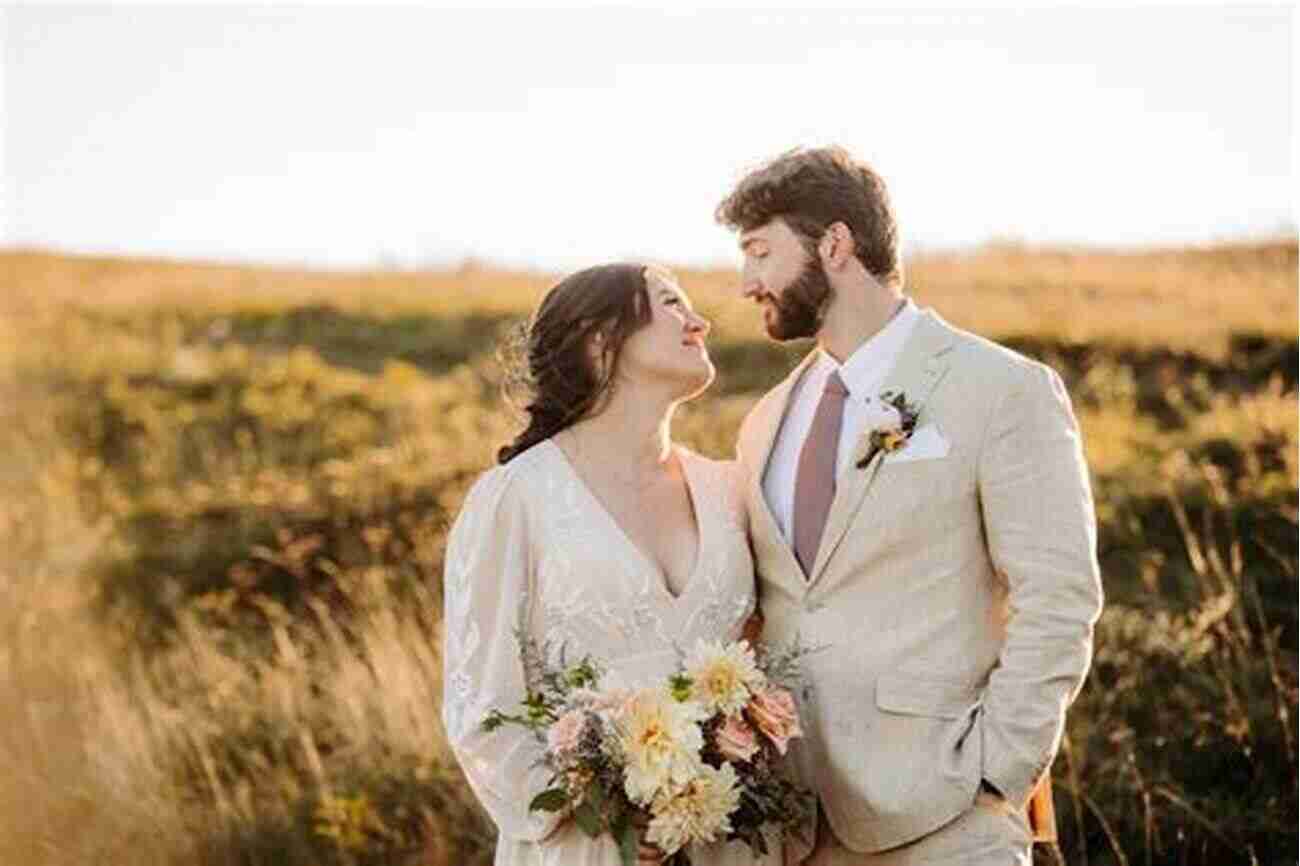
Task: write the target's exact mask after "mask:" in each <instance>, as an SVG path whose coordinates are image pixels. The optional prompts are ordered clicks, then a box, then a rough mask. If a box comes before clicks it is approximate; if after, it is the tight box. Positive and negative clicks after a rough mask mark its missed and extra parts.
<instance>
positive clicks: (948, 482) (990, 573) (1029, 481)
mask: <svg viewBox="0 0 1300 866" xmlns="http://www.w3.org/2000/svg"><path fill="white" fill-rule="evenodd" d="M813 357H814V355H811V354H810V355H809V357H808V358H806V359H805V360H804V361H803V362H802V363H801V364H800V365H799V366H798V367H796V368H795V370H794V371H792V372H791V373H790V375H789V376H788V377H787V378H786V379H785V380H784V381H783V382H782V383H781V384H779V385H778V386H777V387H775V388H774V389H772V390H771V391H770V392H769V393H767V394H766V395H765V396H764V397H763V398H762V399H761V400H760V401H759V403H758V404H757V405H756V406H755V407H754V409H753V410H752V411H751V412H750V414H749V416H748V417H747V418H746V419H745V422H744V424H743V425H742V427H741V432H740V438H739V442H738V445H737V456H738V459H739V461H740V463H741V465H742V467H743V469H744V472H743V476H744V482H743V483H744V484H745V491H744V495H745V501H746V507H747V509H748V511H749V517H750V532H751V544H752V546H753V552H754V557H755V566H756V570H757V572H758V576H759V593H760V601H761V604H762V609H763V614H764V617H765V624H764V628H763V638H764V640H766V641H769V642H775V643H781V642H784V641H787V640H789V639H791V638H793V637H794V636H795V635H796V634H798V635H801V636H802V637H803V638H804V639H805V640H806V641H807V642H809V643H812V644H817V645H824V646H825V647H826V649H824V650H823V651H822V652H819V653H817V654H815V655H812V656H810V657H808V658H807V660H806V661H805V670H806V672H807V675H808V679H809V682H810V684H811V686H812V692H811V695H810V696H809V699H808V701H807V703H806V705H805V706H804V707H803V712H804V722H805V737H804V738H803V740H801V741H795V742H796V745H795V747H794V749H793V752H792V754H793V765H794V768H795V770H796V772H797V773H798V774H799V776H800V778H801V780H802V781H803V782H804V783H805V784H806V785H808V786H809V787H810V788H811V789H812V790H813V791H814V792H815V793H816V794H817V796H818V799H819V802H820V804H821V806H822V808H823V809H824V813H825V819H826V821H828V822H829V825H830V827H831V829H832V830H833V832H834V834H835V836H836V837H837V838H838V840H839V842H840V843H842V845H843V846H844V847H845V848H847V849H849V850H850V851H853V852H859V853H864V854H865V853H869V852H879V851H883V850H885V849H889V848H894V847H896V846H901V845H904V844H906V843H910V842H913V841H914V840H917V839H920V838H921V837H925V836H927V834H930V833H932V832H934V831H935V830H936V829H938V828H940V827H943V826H944V825H947V824H950V823H951V824H953V826H954V827H956V826H957V825H958V823H959V820H958V819H963V820H964V819H965V816H966V815H967V813H968V812H969V810H971V808H972V804H973V803H974V801H975V799H976V792H977V790H978V788H979V783H980V779H981V777H983V778H985V779H988V780H989V781H990V782H992V783H993V784H994V785H995V786H996V787H997V788H998V789H999V790H1000V791H1001V792H1002V793H1003V794H1004V795H1005V796H1006V798H1007V800H1008V801H1009V802H1010V804H1011V805H1012V806H1013V807H1015V808H1017V809H1022V808H1023V807H1024V805H1025V803H1026V801H1027V800H1028V799H1029V796H1030V793H1031V792H1032V790H1033V789H1034V786H1035V784H1036V783H1037V782H1038V781H1039V779H1040V777H1041V776H1042V775H1043V774H1044V772H1045V771H1047V769H1048V767H1049V766H1050V765H1051V763H1052V759H1053V757H1054V756H1055V754H1056V750H1057V747H1058V744H1059V742H1060V738H1061V733H1062V730H1063V727H1064V722H1065V711H1066V708H1067V707H1068V706H1069V704H1070V702H1071V701H1072V700H1073V699H1074V697H1075V695H1076V694H1077V692H1078V690H1079V688H1080V686H1081V684H1082V682H1083V679H1084V676H1085V674H1086V672H1087V669H1088V665H1089V662H1090V659H1091V651H1092V630H1093V624H1094V623H1095V622H1096V619H1097V617H1098V615H1099V613H1100V609H1101V602H1102V591H1101V583H1100V579H1099V573H1098V566H1097V559H1096V522H1095V516H1094V513H1093V502H1092V495H1091V492H1090V489H1089V483H1088V474H1087V468H1086V466H1085V464H1084V458H1083V451H1082V447H1081V443H1080V435H1079V428H1078V425H1077V423H1076V421H1075V418H1074V415H1073V413H1072V411H1071V408H1070V401H1069V398H1068V396H1067V395H1066V392H1065V388H1064V386H1063V385H1062V383H1061V380H1060V378H1059V377H1058V376H1057V374H1056V373H1055V372H1054V371H1053V370H1051V369H1050V368H1048V367H1046V366H1044V365H1043V364H1040V363H1037V362H1035V361H1032V360H1030V359H1028V358H1025V357H1023V356H1021V355H1018V354H1016V353H1014V352H1012V351H1010V350H1008V349H1005V348H1003V347H1001V346H998V345H996V344H994V343H991V342H989V341H987V340H984V339H982V338H980V337H977V336H975V335H973V334H968V333H966V332H963V331H960V330H958V329H956V328H953V327H952V326H950V325H948V324H947V323H946V322H944V321H943V320H942V319H941V318H940V317H939V316H938V315H937V314H935V313H934V312H933V311H932V310H928V309H927V310H924V311H923V312H922V315H921V318H920V319H919V320H918V321H917V323H916V325H915V328H914V329H913V331H912V333H911V335H910V336H909V338H908V340H907V343H906V344H905V345H904V347H903V349H902V352H901V354H900V356H899V357H898V360H897V363H896V365H895V367H894V369H893V371H892V372H891V373H890V374H889V376H888V377H887V378H886V380H885V383H884V386H883V387H882V388H881V390H882V392H883V391H888V390H895V391H899V390H901V391H903V392H904V394H905V395H906V397H907V399H908V401H909V402H910V403H913V404H917V405H919V406H920V415H919V419H918V422H917V426H916V431H915V432H914V433H913V436H912V439H911V441H910V442H909V443H908V444H907V445H906V446H905V447H904V448H902V449H901V450H899V451H896V452H893V453H889V454H885V453H879V454H877V455H876V456H875V457H874V458H873V459H872V460H871V462H870V463H869V464H868V465H867V466H866V467H865V468H858V467H857V466H856V464H857V463H858V462H859V460H860V459H861V458H862V457H863V456H864V455H865V453H866V451H867V440H868V436H869V432H870V431H865V432H864V433H863V434H862V437H861V440H860V441H859V442H858V443H857V445H856V449H855V454H854V459H853V461H852V462H850V464H849V465H848V466H847V468H846V469H844V470H843V471H842V473H841V474H840V475H839V476H838V479H837V486H836V495H835V500H834V502H833V504H832V505H831V511H830V514H829V516H828V518H827V523H826V528H825V530H824V534H823V536H822V541H821V546H820V548H819V550H818V555H817V560H816V563H815V564H814V566H813V568H812V571H811V574H809V575H805V574H804V572H803V570H802V569H801V568H800V566H799V564H798V562H797V561H796V559H795V556H794V553H793V551H792V550H791V549H790V547H789V545H788V544H787V542H786V540H785V538H784V536H783V535H782V534H781V531H780V529H779V528H778V526H777V524H776V522H775V519H774V518H773V516H772V513H771V510H770V508H769V506H768V503H767V501H766V500H765V498H764V495H763V490H762V480H763V473H764V470H765V468H766V466H767V462H768V458H769V455H770V453H771V451H772V446H773V443H774V441H775V439H776V436H777V433H778V431H779V429H780V425H781V422H782V419H783V417H784V415H785V412H786V410H787V407H788V403H789V398H790V394H791V390H792V388H793V387H794V386H795V384H796V383H797V382H798V381H799V378H800V376H801V375H802V373H803V371H804V369H805V368H806V367H807V366H808V365H809V363H810V362H811V360H812V358H813ZM1026 841H1027V837H1026Z"/></svg>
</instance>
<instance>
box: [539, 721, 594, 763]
mask: <svg viewBox="0 0 1300 866" xmlns="http://www.w3.org/2000/svg"><path fill="white" fill-rule="evenodd" d="M586 722H587V716H586V713H584V712H583V711H582V710H569V712H567V713H565V714H564V715H562V716H560V717H559V718H558V719H556V720H555V722H554V723H553V724H552V725H551V727H550V729H549V730H548V731H547V732H546V744H547V745H548V746H550V748H551V752H553V753H554V754H557V755H558V754H560V753H562V752H571V751H573V750H574V749H575V748H577V746H578V740H579V739H580V738H581V737H582V728H583V726H584V725H585V724H586Z"/></svg>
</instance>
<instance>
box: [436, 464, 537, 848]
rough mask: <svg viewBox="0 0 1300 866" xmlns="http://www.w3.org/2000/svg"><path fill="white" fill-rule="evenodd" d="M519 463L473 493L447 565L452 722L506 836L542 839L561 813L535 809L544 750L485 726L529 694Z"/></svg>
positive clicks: (447, 719)
mask: <svg viewBox="0 0 1300 866" xmlns="http://www.w3.org/2000/svg"><path fill="white" fill-rule="evenodd" d="M512 475H513V473H512V472H511V467H509V466H500V467H496V468H493V469H490V470H488V471H487V472H486V473H484V475H483V476H482V477H481V478H480V479H479V480H478V481H477V482H476V483H475V484H474V486H473V487H472V488H471V489H470V492H469V494H468V496H467V497H466V499H465V504H464V506H463V507H462V509H461V512H460V515H459V516H458V517H457V518H456V521H455V523H454V524H453V525H452V529H451V532H450V534H449V536H448V540H447V554H446V565H445V567H444V580H443V586H444V593H445V626H444V634H445V645H444V651H443V665H444V680H443V682H444V694H443V724H444V726H445V727H446V730H447V739H448V741H449V742H450V744H451V747H452V751H453V752H454V753H455V755H456V759H457V760H458V761H459V762H460V765H461V768H462V769H463V770H464V772H465V776H466V778H467V779H468V781H469V784H470V787H471V788H473V790H474V793H475V794H476V795H477V796H478V798H479V802H481V803H482V804H483V806H484V808H486V809H487V811H488V813H489V814H490V815H491V816H492V820H493V821H494V822H496V825H497V829H498V830H499V831H500V833H501V835H502V836H503V837H508V838H511V839H514V840H517V841H541V840H543V839H545V838H546V837H547V836H549V835H550V834H551V833H552V831H554V830H555V828H556V826H557V825H558V824H559V821H560V816H559V815H557V814H555V813H549V812H532V813H530V812H529V810H528V804H529V802H531V801H532V799H533V797H534V796H535V795H536V794H537V793H539V792H540V791H542V790H543V789H544V788H545V786H546V782H547V780H548V779H549V771H548V770H546V769H545V768H544V767H541V766H539V765H537V759H538V758H539V757H540V756H541V754H542V751H543V746H542V744H541V743H540V742H539V741H538V740H537V738H536V737H535V736H534V735H533V734H532V733H531V732H529V731H526V730H524V729H523V728H520V727H518V726H515V725H505V726H502V727H500V728H498V729H497V730H495V731H492V732H490V733H489V732H487V731H484V730H483V727H482V724H481V723H482V721H483V719H484V717H485V716H486V715H487V714H488V712H489V711H490V710H492V709H500V710H502V711H503V712H507V713H517V712H518V711H519V702H520V701H521V700H522V699H523V698H524V695H525V680H524V668H523V663H522V659H521V656H520V646H519V642H518V640H517V638H516V631H517V630H518V632H519V633H520V634H527V633H528V632H527V623H528V611H529V609H530V606H531V600H530V588H529V587H530V584H531V581H530V577H531V572H532V570H533V568H534V556H533V554H532V551H531V545H530V537H529V536H530V532H529V523H530V522H529V519H528V513H527V511H526V509H525V508H524V502H523V500H522V498H521V496H520V493H521V491H520V490H519V489H517V488H518V487H519V485H518V483H516V482H515V481H514V479H513V478H512Z"/></svg>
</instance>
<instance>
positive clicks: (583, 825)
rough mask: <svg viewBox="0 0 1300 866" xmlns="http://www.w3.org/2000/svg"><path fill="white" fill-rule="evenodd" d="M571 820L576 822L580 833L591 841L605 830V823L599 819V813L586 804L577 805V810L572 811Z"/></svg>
mask: <svg viewBox="0 0 1300 866" xmlns="http://www.w3.org/2000/svg"><path fill="white" fill-rule="evenodd" d="M573 820H574V821H576V822H577V824H578V827H579V828H580V829H581V830H582V832H584V833H586V834H587V835H588V836H590V837H591V838H593V839H595V838H596V837H597V836H599V835H600V834H601V831H603V830H604V829H605V822H604V821H602V820H601V819H600V813H599V812H597V811H596V810H595V809H594V808H592V805H591V804H590V803H587V802H584V803H581V804H579V805H578V808H576V809H574V810H573Z"/></svg>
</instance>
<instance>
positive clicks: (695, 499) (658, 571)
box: [543, 439, 705, 602]
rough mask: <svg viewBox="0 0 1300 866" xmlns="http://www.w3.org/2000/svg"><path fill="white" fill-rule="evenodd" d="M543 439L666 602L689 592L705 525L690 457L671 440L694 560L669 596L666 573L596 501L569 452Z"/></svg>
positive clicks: (700, 558) (701, 556)
mask: <svg viewBox="0 0 1300 866" xmlns="http://www.w3.org/2000/svg"><path fill="white" fill-rule="evenodd" d="M543 441H544V442H545V443H546V444H547V445H549V446H550V447H551V448H552V449H553V450H554V451H555V453H556V455H557V456H558V457H559V460H560V462H561V463H563V464H564V468H565V471H566V472H568V474H569V475H570V476H572V478H573V481H574V482H575V483H576V484H577V486H578V487H579V488H580V489H581V490H582V492H583V494H584V495H585V496H586V497H587V499H589V500H590V501H591V503H592V505H594V506H595V508H596V510H597V511H599V512H600V513H601V514H602V515H604V517H605V520H606V521H608V523H609V524H610V526H611V527H613V529H614V532H615V533H616V534H617V535H618V536H619V538H621V539H622V540H623V543H624V544H625V545H627V546H628V547H630V548H631V549H632V550H633V551H635V552H636V555H637V558H639V559H640V560H641V563H642V564H643V565H644V566H645V567H646V569H647V570H648V571H649V572H650V574H652V575H654V576H655V577H656V578H658V580H657V581H656V586H657V587H658V588H659V591H660V592H661V593H662V594H663V595H664V596H665V597H667V598H668V600H669V601H670V602H678V601H681V600H682V599H683V598H685V597H686V596H687V595H689V594H690V592H691V588H692V587H693V586H694V585H695V578H696V575H697V573H698V572H699V570H700V566H701V565H702V564H703V563H704V541H705V534H704V526H705V524H704V510H703V508H701V500H700V497H699V496H697V495H696V494H697V490H696V484H695V479H693V478H692V471H693V470H692V467H691V463H692V460H691V458H690V457H689V456H687V455H688V452H687V450H686V449H685V448H683V447H681V446H680V445H678V444H676V443H673V445H672V448H673V451H674V452H675V453H676V454H677V458H678V461H679V462H680V464H681V467H682V480H683V482H684V483H685V484H686V496H687V498H689V500H690V505H691V511H692V513H693V515H694V522H695V562H694V563H692V564H691V568H690V570H689V571H688V572H687V574H686V583H685V584H683V585H682V591H681V592H680V593H679V594H677V595H673V591H672V590H671V589H670V588H669V586H668V575H667V574H665V573H664V570H663V569H662V568H660V567H659V565H658V564H657V563H656V562H655V559H654V557H653V556H651V555H650V554H648V553H646V552H645V550H643V549H642V548H641V546H640V545H639V544H637V543H636V542H635V541H633V540H632V536H630V535H628V533H627V530H625V529H624V528H623V524H621V523H619V522H618V518H616V517H615V516H614V514H613V513H612V512H611V511H610V510H609V508H608V507H606V505H605V503H604V502H602V501H601V500H600V497H599V496H597V495H596V492H595V491H594V490H592V489H591V487H590V485H588V484H587V482H586V481H585V480H584V479H583V477H582V475H581V473H579V472H578V468H577V467H576V466H574V465H573V461H571V460H570V459H569V455H568V454H566V453H564V449H563V448H561V447H560V446H559V444H558V443H556V442H555V441H554V440H553V439H545V440H543Z"/></svg>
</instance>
